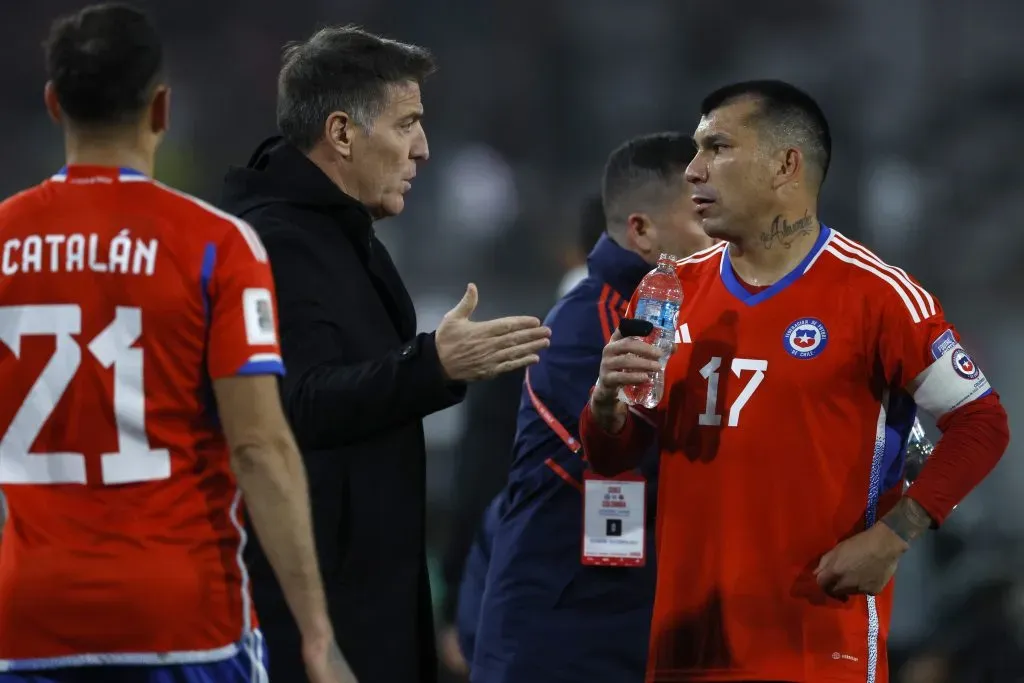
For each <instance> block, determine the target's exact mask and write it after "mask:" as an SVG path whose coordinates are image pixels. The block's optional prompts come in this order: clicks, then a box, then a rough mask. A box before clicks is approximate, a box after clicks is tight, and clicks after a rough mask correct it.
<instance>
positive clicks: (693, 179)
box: [685, 154, 708, 183]
mask: <svg viewBox="0 0 1024 683" xmlns="http://www.w3.org/2000/svg"><path fill="white" fill-rule="evenodd" d="M685 176H686V182H688V183H703V182H705V181H706V180H707V179H708V169H707V165H706V164H705V163H704V162H703V161H701V158H700V155H699V154H698V155H697V156H695V157H694V158H693V160H692V161H691V162H690V163H689V164H688V165H687V166H686V174H685Z"/></svg>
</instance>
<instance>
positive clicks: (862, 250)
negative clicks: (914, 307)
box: [836, 235, 937, 318]
mask: <svg viewBox="0 0 1024 683" xmlns="http://www.w3.org/2000/svg"><path fill="white" fill-rule="evenodd" d="M838 238H839V239H837V240H836V243H837V244H842V245H843V246H844V247H845V248H846V249H847V251H850V252H854V253H857V254H859V255H860V256H863V257H864V258H866V259H867V260H869V261H872V262H873V263H875V264H876V265H878V266H881V267H882V268H884V269H885V270H887V271H889V272H890V273H892V274H893V275H898V276H899V278H900V280H901V281H902V282H903V284H904V285H905V286H907V287H909V288H910V291H911V292H913V293H914V298H916V299H917V301H918V303H920V304H921V310H922V312H924V317H925V318H929V317H931V316H933V315H935V314H936V312H937V311H936V309H935V298H934V297H933V296H932V295H931V294H930V293H929V292H928V290H926V289H925V288H924V287H922V286H921V285H919V284H917V283H916V282H914V280H913V278H911V277H910V276H909V275H907V271H905V270H903V269H902V268H900V267H899V266H893V265H889V264H888V263H886V262H885V261H883V260H882V259H881V258H880V257H879V256H878V254H876V253H874V252H873V251H871V250H870V249H868V248H867V247H865V246H864V245H863V244H858V243H857V242H854V241H853V240H851V239H850V238H849V237H847V236H845V235H838ZM922 296H923V297H924V299H923V300H922V298H921V297H922ZM926 302H927V303H926Z"/></svg>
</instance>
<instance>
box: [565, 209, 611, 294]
mask: <svg viewBox="0 0 1024 683" xmlns="http://www.w3.org/2000/svg"><path fill="white" fill-rule="evenodd" d="M604 232H605V220H604V203H603V202H602V200H601V195H600V194H594V195H593V196H592V197H588V198H587V200H586V201H584V202H583V206H582V207H580V217H579V229H578V230H577V232H576V240H575V242H574V243H573V244H572V245H571V246H570V247H569V248H568V249H567V250H566V252H565V255H564V261H563V264H564V266H565V275H563V276H562V281H561V282H559V283H558V290H557V293H556V295H555V299H556V300H558V299H561V298H562V297H563V296H565V295H566V294H568V293H569V292H570V291H571V290H572V288H573V287H575V286H576V285H578V284H579V283H580V282H582V281H583V280H584V279H585V278H586V277H587V256H588V255H589V254H590V250H591V249H593V248H594V245H595V244H597V241H598V240H599V239H601V235H603V234H604Z"/></svg>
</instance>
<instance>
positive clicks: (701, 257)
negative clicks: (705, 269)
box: [676, 242, 726, 266]
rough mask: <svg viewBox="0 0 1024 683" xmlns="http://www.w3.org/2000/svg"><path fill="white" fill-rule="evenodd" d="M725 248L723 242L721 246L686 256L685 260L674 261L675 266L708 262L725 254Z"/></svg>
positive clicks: (717, 245)
mask: <svg viewBox="0 0 1024 683" xmlns="http://www.w3.org/2000/svg"><path fill="white" fill-rule="evenodd" d="M725 247H726V244H725V243H724V242H723V243H721V244H716V245H715V246H714V247H712V248H711V249H705V250H704V251H698V252H697V253H696V254H694V255H693V256H688V257H686V258H683V259H679V260H678V261H676V265H677V266H685V265H687V264H690V263H701V262H703V261H708V260H710V259H713V258H715V257H716V256H718V255H719V254H721V253H723V252H725Z"/></svg>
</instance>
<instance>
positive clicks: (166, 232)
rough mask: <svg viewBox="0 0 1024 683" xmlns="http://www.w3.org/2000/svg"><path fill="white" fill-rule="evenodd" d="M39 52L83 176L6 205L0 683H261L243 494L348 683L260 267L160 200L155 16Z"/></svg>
mask: <svg viewBox="0 0 1024 683" xmlns="http://www.w3.org/2000/svg"><path fill="white" fill-rule="evenodd" d="M46 53H47V66H48V71H49V78H50V81H49V82H48V83H47V85H46V89H45V100H46V105H47V108H48V110H49V112H50V114H51V115H52V116H53V117H54V118H55V119H56V120H58V121H60V123H61V124H62V126H63V129H64V135H65V147H66V153H67V162H68V165H67V166H66V167H65V168H64V169H62V170H61V171H60V172H59V173H57V174H56V175H54V176H53V177H52V178H51V179H49V180H47V181H46V182H43V183H42V184H40V185H38V186H36V187H34V188H32V189H29V190H27V191H25V192H22V193H21V194H18V195H16V196H15V197H12V198H11V199H8V200H7V201H5V202H3V204H0V271H2V273H3V277H2V278H0V384H2V385H3V387H4V391H3V395H2V397H0V424H2V425H3V436H2V438H0V486H2V490H3V494H4V496H5V497H6V500H7V507H8V518H7V520H6V526H5V529H4V537H3V543H2V545H0V683H15V682H18V683H27V682H31V683H72V682H74V683H90V682H93V681H96V682H100V681H104V682H106V681H123V682H128V683H135V682H139V683H165V682H166V683H170V682H171V681H176V682H187V683H206V682H210V683H212V682H213V681H217V682H218V683H224V682H231V683H255V682H257V681H265V680H266V669H265V652H264V648H263V643H262V638H261V636H260V633H259V629H258V624H257V621H256V615H255V613H254V611H253V609H252V604H251V600H250V596H249V585H248V577H247V573H246V568H245V566H244V564H243V563H242V548H243V546H244V544H245V540H246V539H245V533H244V530H243V529H244V527H243V519H242V515H243V511H242V497H243V494H244V498H245V502H246V504H247V507H248V509H249V513H250V514H251V516H252V520H253V525H254V527H255V529H256V531H257V533H258V534H259V536H260V538H261V540H262V542H263V545H264V547H265V548H266V549H267V550H268V553H269V555H270V557H271V562H272V564H273V566H274V568H275V570H276V571H277V574H278V576H279V578H280V581H281V585H282V587H283V589H284V592H285V594H286V595H287V596H288V599H289V603H290V605H291V608H292V611H293V613H294V615H295V618H296V620H297V622H298V624H299V627H300V630H301V632H302V634H303V636H304V653H305V655H306V665H307V670H308V673H309V677H310V679H311V680H312V681H314V683H340V682H341V681H354V680H355V679H354V678H352V677H351V675H350V672H349V670H348V667H347V665H346V664H345V662H344V659H343V658H342V657H341V655H340V653H339V652H338V651H337V646H336V645H335V644H334V636H333V631H332V628H331V624H330V622H329V620H328V617H327V611H326V607H325V601H324V594H323V587H322V585H321V579H320V574H319V569H318V566H317V561H316V556H315V553H314V548H313V540H312V533H311V529H310V516H309V500H308V494H307V490H306V489H307V486H306V477H305V471H304V469H303V466H302V463H301V460H300V459H299V455H298V452H297V450H296V446H295V443H294V440H293V439H292V436H291V432H290V431H289V429H288V426H287V423H286V421H285V419H284V416H283V414H282V410H281V405H280V399H279V396H278V390H277V376H278V375H280V374H281V373H282V372H283V371H284V368H283V366H282V364H281V357H280V351H279V349H278V341H277V323H276V317H275V310H274V293H273V281H272V277H271V272H270V267H269V263H268V262H267V254H266V251H265V250H264V248H263V246H262V244H261V243H260V240H259V239H258V238H257V236H256V234H255V233H254V232H253V231H252V230H251V229H250V228H249V227H248V226H247V225H246V224H245V223H243V222H242V221H239V220H237V219H234V218H232V217H231V216H228V215H226V214H224V213H222V212H220V211H217V210H215V209H213V208H212V207H210V206H209V205H207V204H204V203H203V202H201V201H199V200H197V199H194V198H192V197H189V196H188V195H185V194H183V193H181V192H177V191H175V190H173V189H171V188H169V187H166V186H164V185H161V184H160V183H157V182H156V181H154V180H153V179H152V178H151V175H152V171H153V164H154V157H155V154H156V149H157V147H158V145H159V143H160V140H161V138H162V137H163V133H164V131H165V130H166V128H167V123H168V105H169V98H170V91H169V89H168V87H167V85H166V84H165V82H164V80H163V76H162V50H161V45H160V41H159V38H158V36H157V34H156V32H155V30H154V28H153V27H152V25H151V24H150V22H149V21H148V20H147V18H146V17H145V16H144V15H143V14H141V13H140V12H138V11H136V10H134V9H131V8H129V7H126V6H121V5H99V6H93V7H89V8H86V9H83V10H82V11H80V12H78V13H77V14H74V15H71V16H68V17H65V18H63V19H60V20H58V21H57V22H56V23H55V24H54V25H53V28H52V31H51V34H50V37H49V40H48V42H47V46H46ZM301 675H302V674H301V673H300V672H296V680H298V677H300V676H301Z"/></svg>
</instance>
